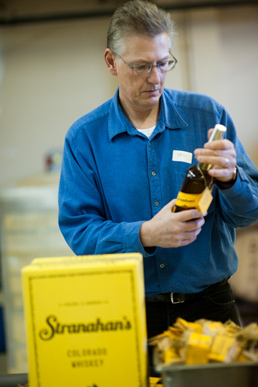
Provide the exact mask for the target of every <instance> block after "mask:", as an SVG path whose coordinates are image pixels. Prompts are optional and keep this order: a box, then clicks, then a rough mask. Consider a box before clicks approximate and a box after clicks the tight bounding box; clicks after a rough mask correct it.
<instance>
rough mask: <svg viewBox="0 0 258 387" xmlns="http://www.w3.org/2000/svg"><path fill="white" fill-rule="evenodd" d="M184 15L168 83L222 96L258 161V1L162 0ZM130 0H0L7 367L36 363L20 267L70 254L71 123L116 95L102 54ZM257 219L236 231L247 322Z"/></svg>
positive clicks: (16, 369) (1, 298)
mask: <svg viewBox="0 0 258 387" xmlns="http://www.w3.org/2000/svg"><path fill="white" fill-rule="evenodd" d="M154 2H155V3H156V4H157V5H159V6H161V7H164V8H165V9H167V10H168V11H169V12H170V13H171V15H172V18H173V20H174V21H175V28H176V37H175V41H174V44H173V54H174V55H175V57H176V58H177V59H178V65H177V67H176V68H175V70H174V71H172V72H170V73H168V75H167V81H166V86H167V87H168V88H172V89H181V90H189V91H195V92H199V93H204V94H207V95H210V96H212V97H213V98H215V99H216V100H218V101H219V102H220V103H221V104H222V105H224V106H225V107H226V109H227V111H228V112H229V113H230V115H231V117H232V118H233V121H234V123H235V125H236V128H237V131H238V136H239V138H240V140H241V141H242V143H243V145H244V147H245V149H246V150H247V152H248V153H249V155H250V156H251V158H252V160H253V161H254V163H255V164H256V165H257V166H258V152H257V150H258V131H257V116H256V113H257V111H256V109H257V101H258V73H257V63H258V1H237V0H235V1H234V0H228V1H219V0H217V1H216V0H213V1H212V0H199V1H198V0H182V1H179V0H163V1H162V0H156V1H154ZM121 3H123V1H122V0H90V1H85V0H65V1H61V0H56V1H55V2H53V1H51V0H47V1H44V2H43V1H40V0H38V1H36V2H35V1H32V0H24V1H23V2H20V1H18V0H0V133H1V141H0V165H1V169H0V192H1V194H0V197H1V200H0V223H1V245H0V254H1V266H0V273H1V281H0V312H1V313H0V344H1V345H0V364H1V366H0V373H6V372H10V373H23V372H27V354H26V343H25V328H24V324H23V305H22V294H21V280H20V278H19V273H20V270H21V268H22V267H23V266H24V265H26V264H28V263H29V262H30V261H31V260H32V259H33V258H35V257H36V256H39V255H40V256H62V255H71V254H72V252H71V251H70V249H69V248H68V246H67V245H66V243H65V241H64V240H63V238H62V236H61V234H60V232H59V229H58V225H57V188H58V179H59V172H60V164H61V160H62V148H63V142H64V137H65V134H66V132H67V130H68V129H69V127H70V125H71V124H72V123H73V122H74V121H75V120H76V119H77V118H79V117H81V116H82V115H84V114H85V113H87V112H89V111H91V110H92V109H94V108H95V107H97V106H99V105H100V104H101V103H103V102H105V101H106V100H108V99H109V98H111V97H112V96H113V95H114V93H115V91H116V88H117V81H116V78H115V77H112V76H111V75H110V73H109V72H108V71H107V69H106V65H105V63H104V59H103V53H104V50H105V48H106V32H107V28H108V25H109V21H110V17H111V15H112V13H113V11H114V10H115V9H116V7H117V6H119V5H120V4H121ZM257 233H258V226H257V225H256V224H254V225H253V226H251V227H249V228H248V229H245V230H237V240H236V249H237V252H238V255H239V260H240V265H239V270H238V273H237V274H236V275H235V276H234V278H232V285H233V287H234V290H235V292H236V295H237V297H238V302H239V308H240V312H241V313H242V315H241V317H242V320H243V324H247V323H249V322H251V321H258V285H257V284H258V239H257Z"/></svg>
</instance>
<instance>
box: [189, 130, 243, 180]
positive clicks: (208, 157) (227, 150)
mask: <svg viewBox="0 0 258 387" xmlns="http://www.w3.org/2000/svg"><path fill="white" fill-rule="evenodd" d="M212 130H213V129H210V130H209V132H208V136H209V137H210V135H211V133H212ZM194 154H195V157H196V158H197V160H198V162H199V163H207V164H212V165H213V167H212V168H211V169H210V170H209V174H210V175H211V176H213V177H215V178H216V179H217V180H219V181H221V182H223V183H226V182H228V181H231V180H232V178H233V176H234V169H235V166H236V151H235V148H234V144H233V143H232V142H231V141H229V140H215V141H211V142H207V143H206V144H205V145H204V148H200V149H196V150H195V151H194Z"/></svg>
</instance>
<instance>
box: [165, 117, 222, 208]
mask: <svg viewBox="0 0 258 387" xmlns="http://www.w3.org/2000/svg"><path fill="white" fill-rule="evenodd" d="M226 130H227V128H226V127H225V126H224V125H220V124H217V125H216V126H215V128H214V130H213V132H212V135H211V137H210V139H209V142H210V141H215V140H219V139H221V138H222V137H223V135H224V133H225V132H226ZM211 168H212V164H205V163H199V164H197V165H194V166H193V167H191V168H189V169H188V171H187V173H186V176H185V178H184V181H183V184H182V186H181V188H180V191H179V193H178V196H177V200H176V204H175V206H174V207H173V210H172V211H173V212H179V211H184V210H189V209H192V208H197V209H198V211H199V212H203V213H204V212H206V211H207V210H208V207H209V205H210V203H211V201H212V195H211V191H212V188H213V185H214V179H213V177H212V176H210V175H209V173H208V171H209V169H211Z"/></svg>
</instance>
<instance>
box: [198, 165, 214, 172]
mask: <svg viewBox="0 0 258 387" xmlns="http://www.w3.org/2000/svg"><path fill="white" fill-rule="evenodd" d="M198 166H199V168H200V169H202V170H203V171H209V170H210V169H211V168H212V164H207V163H199V164H198Z"/></svg>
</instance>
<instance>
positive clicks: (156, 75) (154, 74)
mask: <svg viewBox="0 0 258 387" xmlns="http://www.w3.org/2000/svg"><path fill="white" fill-rule="evenodd" d="M148 80H149V81H150V82H152V83H155V84H157V83H159V82H160V71H159V68H158V66H156V65H153V66H152V69H151V71H150V72H149V74H148Z"/></svg>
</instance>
